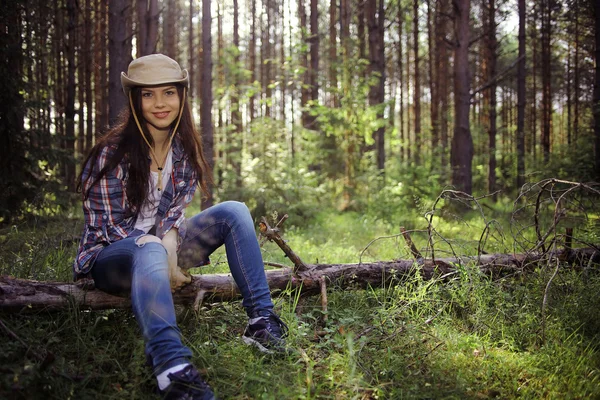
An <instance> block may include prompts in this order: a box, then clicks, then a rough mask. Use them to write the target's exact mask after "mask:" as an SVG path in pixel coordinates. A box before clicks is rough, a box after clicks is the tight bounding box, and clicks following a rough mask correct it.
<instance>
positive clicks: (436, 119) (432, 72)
mask: <svg viewBox="0 0 600 400" xmlns="http://www.w3.org/2000/svg"><path fill="white" fill-rule="evenodd" d="M431 8H432V6H431V0H427V44H428V47H429V51H428V53H429V55H428V58H427V60H428V62H427V63H428V66H429V68H428V70H429V91H430V93H431V96H430V102H429V104H430V108H429V109H430V112H431V150H432V157H431V168H432V169H433V170H435V169H436V168H435V166H436V164H437V161H436V158H437V155H438V154H439V153H440V149H439V142H440V116H439V104H440V99H439V95H438V86H439V76H440V75H439V74H438V72H437V71H438V66H439V61H440V54H439V51H438V50H437V48H436V47H437V41H436V40H435V37H436V33H435V32H434V30H433V24H434V19H435V16H434V15H433V12H432V9H431Z"/></svg>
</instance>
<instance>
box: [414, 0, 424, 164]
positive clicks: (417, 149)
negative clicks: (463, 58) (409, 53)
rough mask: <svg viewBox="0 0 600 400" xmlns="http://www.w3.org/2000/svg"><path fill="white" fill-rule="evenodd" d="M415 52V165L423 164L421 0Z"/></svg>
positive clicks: (416, 15) (416, 10)
mask: <svg viewBox="0 0 600 400" xmlns="http://www.w3.org/2000/svg"><path fill="white" fill-rule="evenodd" d="M413 54H414V57H415V59H414V65H415V71H414V91H413V95H414V104H413V109H414V117H415V151H414V153H413V154H414V161H415V165H417V166H418V165H421V142H422V138H421V77H420V70H421V67H420V65H419V62H420V60H419V0H413Z"/></svg>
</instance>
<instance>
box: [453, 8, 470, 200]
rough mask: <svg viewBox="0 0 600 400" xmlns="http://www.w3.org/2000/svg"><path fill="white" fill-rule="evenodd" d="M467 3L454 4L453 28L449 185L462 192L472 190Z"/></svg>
mask: <svg viewBox="0 0 600 400" xmlns="http://www.w3.org/2000/svg"><path fill="white" fill-rule="evenodd" d="M470 6H471V2H470V0H456V1H455V2H454V11H455V13H454V29H455V32H456V47H455V50H454V119H455V123H454V137H453V138H452V149H451V156H450V163H451V165H452V184H453V185H454V186H455V187H456V188H457V189H458V190H461V191H463V192H465V193H468V194H471V193H472V190H473V187H472V185H473V183H472V182H473V175H472V170H471V165H472V162H473V138H472V137H471V129H470V126H469V107H470V93H469V92H470V86H471V80H470V77H469V40H470V38H469V35H470V23H469V10H470Z"/></svg>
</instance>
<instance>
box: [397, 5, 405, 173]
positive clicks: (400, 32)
mask: <svg viewBox="0 0 600 400" xmlns="http://www.w3.org/2000/svg"><path fill="white" fill-rule="evenodd" d="M396 18H397V19H398V89H399V92H400V96H399V97H400V111H399V117H400V122H399V126H398V138H399V139H400V146H399V148H398V156H399V161H400V162H401V163H402V162H403V161H404V160H405V158H404V147H405V130H404V78H403V73H404V71H403V69H402V68H403V66H402V35H403V33H404V32H403V31H404V28H403V26H404V25H403V22H404V9H403V8H402V6H401V4H398V14H397V15H396Z"/></svg>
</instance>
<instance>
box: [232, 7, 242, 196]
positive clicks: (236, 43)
mask: <svg viewBox="0 0 600 400" xmlns="http://www.w3.org/2000/svg"><path fill="white" fill-rule="evenodd" d="M239 30H240V24H239V10H238V0H233V47H234V51H235V55H234V58H233V62H234V64H235V67H234V68H233V70H234V71H235V72H234V73H233V76H232V80H233V81H232V84H233V87H234V89H233V90H234V92H233V95H232V97H231V122H232V123H233V127H234V129H233V131H232V133H231V140H230V142H231V157H230V163H231V166H232V168H233V173H234V175H235V184H236V187H238V188H241V187H242V183H243V182H242V161H241V160H242V142H243V138H242V135H243V134H244V132H243V126H242V113H241V112H240V106H241V105H240V99H239V97H238V88H239V87H240V86H241V85H242V84H243V82H242V81H241V79H240V78H241V77H240V74H239V73H238V72H237V71H238V70H240V69H241V68H242V65H240V52H239V49H240V33H239Z"/></svg>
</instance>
